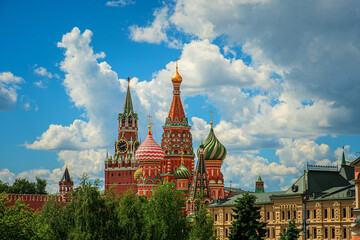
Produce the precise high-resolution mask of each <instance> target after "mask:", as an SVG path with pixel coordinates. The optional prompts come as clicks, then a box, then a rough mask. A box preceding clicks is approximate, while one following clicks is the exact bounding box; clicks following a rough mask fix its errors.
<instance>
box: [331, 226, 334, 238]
mask: <svg viewBox="0 0 360 240" xmlns="http://www.w3.org/2000/svg"><path fill="white" fill-rule="evenodd" d="M331 238H335V228H331Z"/></svg>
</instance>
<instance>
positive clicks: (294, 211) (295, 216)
mask: <svg viewBox="0 0 360 240" xmlns="http://www.w3.org/2000/svg"><path fill="white" fill-rule="evenodd" d="M294 219H295V220H296V211H294Z"/></svg>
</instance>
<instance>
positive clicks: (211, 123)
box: [210, 111, 214, 128]
mask: <svg viewBox="0 0 360 240" xmlns="http://www.w3.org/2000/svg"><path fill="white" fill-rule="evenodd" d="M213 113H214V112H213V111H210V114H211V121H210V125H211V128H213Z"/></svg>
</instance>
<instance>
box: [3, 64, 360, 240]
mask: <svg viewBox="0 0 360 240" xmlns="http://www.w3.org/2000/svg"><path fill="white" fill-rule="evenodd" d="M182 80H183V79H182V77H181V76H180V74H179V72H178V67H177V66H176V73H175V75H174V76H173V77H172V79H171V81H172V84H173V99H172V103H171V107H170V110H169V114H168V116H167V118H166V119H165V122H164V126H163V134H162V139H161V143H160V145H159V144H158V143H157V142H156V141H155V140H154V138H153V136H152V128H151V116H148V117H149V127H148V133H147V137H146V139H145V140H144V141H143V142H142V143H140V142H139V140H138V139H139V136H138V114H137V113H136V112H135V111H134V109H133V104H132V99H131V93H130V79H129V78H128V88H127V94H126V98H125V103H124V109H123V112H122V113H119V115H118V134H117V136H116V139H115V142H114V146H115V151H114V153H113V154H109V153H107V154H106V158H105V191H109V190H110V189H111V190H112V191H114V192H116V193H119V194H121V193H122V192H124V191H127V190H128V189H134V190H135V191H137V194H138V195H144V196H146V197H149V196H150V195H151V194H152V191H153V189H154V188H156V187H157V186H158V185H159V184H166V183H173V185H174V187H175V188H176V189H177V190H178V191H180V192H181V193H182V194H183V196H184V197H185V198H186V214H187V215H188V216H193V214H194V213H195V200H197V199H199V198H200V197H201V198H202V199H203V201H204V202H205V203H206V204H207V205H208V209H209V211H210V213H211V215H212V217H213V219H214V230H215V232H214V234H215V235H216V236H217V239H221V240H224V239H228V236H229V234H230V228H231V222H232V217H231V214H232V208H233V207H234V205H235V200H236V199H237V198H238V197H239V196H241V194H242V191H239V192H236V191H233V190H232V189H231V187H230V189H229V191H225V187H224V177H223V174H222V173H221V166H222V163H223V161H224V159H225V157H226V154H227V151H226V148H225V146H224V145H222V144H221V142H220V141H219V140H218V139H217V137H216V134H215V132H214V129H213V122H212V119H211V129H210V132H209V134H208V136H207V137H206V139H205V141H204V142H202V143H201V144H200V146H199V147H198V148H197V149H196V150H194V148H193V143H192V135H191V126H190V125H189V123H188V119H187V118H186V115H185V112H184V109H183V105H182V101H181V97H180V95H181V91H180V86H181V83H182ZM195 154H196V155H197V157H198V161H197V163H196V166H195ZM359 173H360V158H358V159H356V160H355V161H354V162H352V163H351V164H350V165H349V164H347V162H346V161H345V155H344V153H343V158H342V162H341V166H340V168H338V167H337V166H317V165H308V166H307V169H306V170H304V174H303V175H302V176H301V177H300V178H299V179H298V180H297V181H295V182H294V183H293V185H292V186H291V187H290V188H289V189H287V190H285V191H277V192H266V191H265V189H264V182H263V181H262V179H261V176H260V174H259V177H258V179H257V180H256V181H255V185H254V187H255V192H254V195H255V196H256V197H257V200H256V203H255V204H257V205H261V206H262V208H261V221H265V222H267V227H266V228H267V237H266V238H265V239H279V237H280V233H283V232H284V231H285V229H286V228H287V227H288V221H289V220H291V219H293V218H294V219H295V223H296V224H297V226H298V227H304V229H305V231H303V232H302V233H301V238H302V239H354V240H360V192H359V184H360V174H359ZM73 185H74V183H73V181H72V179H71V177H70V174H69V170H68V168H67V167H66V169H65V171H64V174H63V176H62V178H61V179H60V182H59V196H56V198H57V199H58V201H61V202H63V204H64V205H65V204H66V202H67V201H68V198H67V196H68V193H69V192H71V191H72V190H73ZM48 197H49V196H46V195H19V194H9V199H10V204H14V202H15V201H16V200H17V199H19V198H21V199H22V200H23V201H24V202H25V203H26V204H29V205H30V207H31V208H33V209H39V208H41V207H42V205H43V203H44V202H45V201H46V200H47V199H48Z"/></svg>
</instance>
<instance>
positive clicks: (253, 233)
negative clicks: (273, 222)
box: [229, 193, 266, 240]
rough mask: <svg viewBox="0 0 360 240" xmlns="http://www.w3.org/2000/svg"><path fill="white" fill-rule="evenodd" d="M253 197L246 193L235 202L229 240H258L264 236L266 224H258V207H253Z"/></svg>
mask: <svg viewBox="0 0 360 240" xmlns="http://www.w3.org/2000/svg"><path fill="white" fill-rule="evenodd" d="M255 201H256V197H255V195H252V194H249V193H246V194H244V195H243V196H242V197H239V198H238V199H237V200H236V201H235V202H236V204H235V208H233V211H234V213H235V214H232V217H233V218H234V221H233V222H232V227H231V233H230V237H229V239H231V240H240V239H247V240H260V239H263V238H264V237H265V235H266V229H265V227H266V223H264V222H260V217H261V216H260V209H261V207H260V206H256V205H255Z"/></svg>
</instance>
